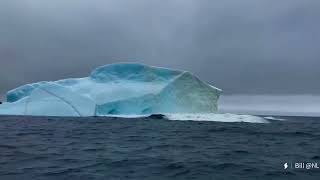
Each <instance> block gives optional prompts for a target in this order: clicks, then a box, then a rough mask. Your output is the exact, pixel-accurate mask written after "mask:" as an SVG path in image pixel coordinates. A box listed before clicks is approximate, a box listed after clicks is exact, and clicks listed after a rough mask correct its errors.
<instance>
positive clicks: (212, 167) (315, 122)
mask: <svg viewBox="0 0 320 180" xmlns="http://www.w3.org/2000/svg"><path fill="white" fill-rule="evenodd" d="M281 118H282V119H286V120H285V121H278V120H274V121H272V120H271V121H270V123H239V122H235V123H226V122H206V121H172V120H165V119H161V118H159V117H155V118H136V119H123V118H116V117H114V118H110V117H109V118H105V117H91V118H48V117H15V116H2V117H0V179H1V180H6V179H19V180H22V179H77V180H78V179H80V180H81V179H108V180H109V179H110V180H122V179H123V180H127V179H136V180H144V179H147V180H149V179H150V180H166V179H169V180H170V179H178V180H189V179H196V180H197V179H201V180H202V179H203V180H207V179H208V180H211V179H227V180H229V179H232V180H233V179H266V180H270V179H304V180H307V179H316V180H319V179H320V169H316V168H314V169H306V168H304V169H296V168H294V166H295V163H298V162H305V163H307V162H312V163H318V166H319V167H320V118H311V117H281ZM284 163H288V165H289V167H288V169H284ZM292 165H293V167H291V166H292Z"/></svg>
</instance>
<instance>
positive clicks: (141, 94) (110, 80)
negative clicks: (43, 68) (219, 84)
mask: <svg viewBox="0 0 320 180" xmlns="http://www.w3.org/2000/svg"><path fill="white" fill-rule="evenodd" d="M220 93H221V90H220V89H218V88H216V87H214V86H212V85H210V84H208V83H206V82H203V81H201V80H200V79H199V78H198V77H196V76H195V75H193V74H191V73H190V72H187V71H180V70H173V69H167V68H160V67H153V66H147V65H144V64H136V63H118V64H110V65H105V66H102V67H99V68H97V69H95V70H94V71H93V72H92V73H91V74H90V75H89V76H88V77H84V78H72V79H64V80H59V81H52V82H38V83H33V84H27V85H23V86H21V87H18V88H16V89H13V90H11V91H9V92H8V93H7V102H4V103H3V104H1V105H0V114H2V115H32V116H78V117H87V116H109V115H110V116H112V115H124V116H125V115H150V114H178V113H180V114H183V113H187V114H194V113H216V112H217V110H218V105H217V102H218V99H219V95H220Z"/></svg>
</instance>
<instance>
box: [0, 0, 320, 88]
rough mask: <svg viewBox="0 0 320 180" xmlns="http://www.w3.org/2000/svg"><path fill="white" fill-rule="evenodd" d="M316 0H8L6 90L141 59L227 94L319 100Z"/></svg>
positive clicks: (2, 33)
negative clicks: (182, 71)
mask: <svg viewBox="0 0 320 180" xmlns="http://www.w3.org/2000/svg"><path fill="white" fill-rule="evenodd" d="M319 18H320V2H319V1H317V0H314V1H312V0H310V1H308V0H303V1H302V0H282V1H276V0H262V1H256V0H243V1H238V0H229V1H228V0H227V1H226V0H161V1H149V0H135V1H131V0H125V1H124V0H108V1H99V0H90V1H89V0H87V1H85V0H70V1H65V0H56V1H44V0H24V1H21V0H3V1H0V62H1V65H0V94H4V93H5V92H6V91H7V90H9V89H11V88H14V87H16V86H18V85H21V84H25V83H30V82H36V81H40V80H57V79H61V78H66V77H81V76H86V75H87V74H88V73H89V72H90V70H91V69H92V68H94V67H96V66H99V65H103V64H108V63H115V62H119V61H121V62H123V61H137V62H141V63H146V64H150V65H158V66H165V67H171V68H179V69H186V70H189V71H191V72H193V73H195V74H196V75H198V76H200V77H201V78H202V79H204V80H206V81H208V82H211V83H212V84H214V85H216V86H218V87H219V88H222V89H224V91H225V93H300V94H301V93H302V94H308V93H312V94H317V93H319V91H318V89H319V88H320V84H319V83H318V82H319V81H318V77H320V70H319V66H320V60H319V57H320V24H319V23H318V21H319Z"/></svg>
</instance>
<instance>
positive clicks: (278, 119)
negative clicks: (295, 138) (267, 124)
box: [263, 116, 286, 121]
mask: <svg viewBox="0 0 320 180" xmlns="http://www.w3.org/2000/svg"><path fill="white" fill-rule="evenodd" d="M263 118H264V119H268V120H274V121H285V120H286V119H282V118H276V117H272V116H267V117H263Z"/></svg>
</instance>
